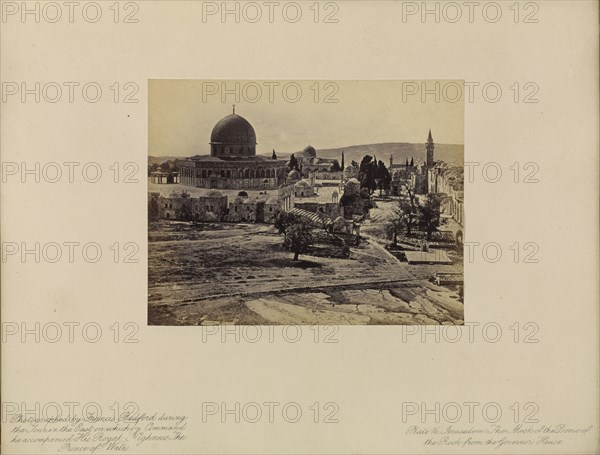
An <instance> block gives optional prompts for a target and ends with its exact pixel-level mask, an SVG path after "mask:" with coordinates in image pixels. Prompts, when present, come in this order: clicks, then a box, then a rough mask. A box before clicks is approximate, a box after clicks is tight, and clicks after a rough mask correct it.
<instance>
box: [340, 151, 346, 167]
mask: <svg viewBox="0 0 600 455" xmlns="http://www.w3.org/2000/svg"><path fill="white" fill-rule="evenodd" d="M341 167H342V171H343V170H344V169H346V168H345V167H344V151H343V150H342V166H341Z"/></svg>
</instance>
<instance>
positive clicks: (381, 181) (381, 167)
mask: <svg viewBox="0 0 600 455" xmlns="http://www.w3.org/2000/svg"><path fill="white" fill-rule="evenodd" d="M375 181H376V182H377V188H379V195H380V196H381V192H382V191H383V190H385V191H386V192H387V191H388V190H389V189H390V183H391V181H392V176H391V175H390V171H388V169H387V167H385V164H384V163H383V161H379V163H377V169H376V175H375Z"/></svg>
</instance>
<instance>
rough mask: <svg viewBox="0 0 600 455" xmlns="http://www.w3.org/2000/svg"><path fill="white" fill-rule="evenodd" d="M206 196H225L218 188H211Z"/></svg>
mask: <svg viewBox="0 0 600 455" xmlns="http://www.w3.org/2000/svg"><path fill="white" fill-rule="evenodd" d="M206 197H223V193H221V192H220V191H218V190H210V191H209V192H208V193H206Z"/></svg>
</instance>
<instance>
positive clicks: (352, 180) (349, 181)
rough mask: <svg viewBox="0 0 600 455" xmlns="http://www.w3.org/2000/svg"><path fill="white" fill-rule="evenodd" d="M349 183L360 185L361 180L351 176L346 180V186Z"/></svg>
mask: <svg viewBox="0 0 600 455" xmlns="http://www.w3.org/2000/svg"><path fill="white" fill-rule="evenodd" d="M348 185H360V182H359V181H358V179H357V178H351V179H349V180H348V181H347V182H346V186H348Z"/></svg>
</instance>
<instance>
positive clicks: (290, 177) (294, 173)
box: [288, 169, 301, 180]
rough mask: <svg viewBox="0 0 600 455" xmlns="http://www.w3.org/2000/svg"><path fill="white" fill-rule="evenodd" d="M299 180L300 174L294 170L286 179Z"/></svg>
mask: <svg viewBox="0 0 600 455" xmlns="http://www.w3.org/2000/svg"><path fill="white" fill-rule="evenodd" d="M300 178H301V176H300V172H298V171H297V170H296V169H292V170H291V171H290V173H289V174H288V179H290V180H300Z"/></svg>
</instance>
